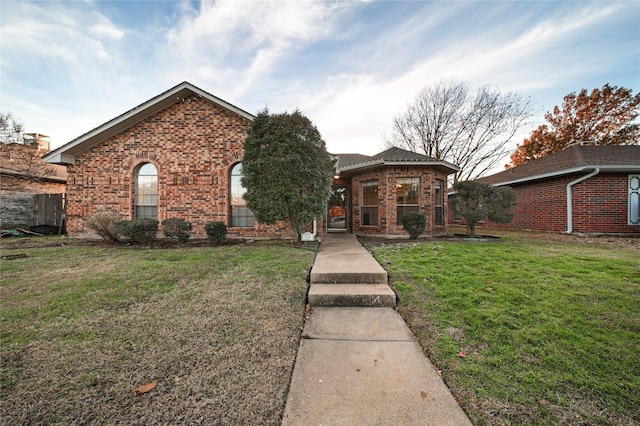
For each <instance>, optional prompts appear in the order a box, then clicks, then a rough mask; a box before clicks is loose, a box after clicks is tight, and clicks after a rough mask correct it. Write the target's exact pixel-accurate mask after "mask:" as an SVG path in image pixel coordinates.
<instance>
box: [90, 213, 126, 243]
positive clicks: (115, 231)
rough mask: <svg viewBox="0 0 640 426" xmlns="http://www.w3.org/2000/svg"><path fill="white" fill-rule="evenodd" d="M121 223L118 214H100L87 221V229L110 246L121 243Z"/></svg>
mask: <svg viewBox="0 0 640 426" xmlns="http://www.w3.org/2000/svg"><path fill="white" fill-rule="evenodd" d="M120 221H121V219H120V216H118V215H117V214H116V213H109V212H99V213H95V214H93V215H91V216H90V217H89V219H87V228H89V229H91V230H92V231H93V232H95V233H96V234H98V235H99V236H100V237H101V238H102V239H103V240H105V241H106V242H108V243H109V244H113V243H116V242H118V241H120V226H119V223H120Z"/></svg>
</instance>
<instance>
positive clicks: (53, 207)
mask: <svg viewBox="0 0 640 426" xmlns="http://www.w3.org/2000/svg"><path fill="white" fill-rule="evenodd" d="M64 209H65V194H37V195H36V225H51V226H61V225H62V222H63V220H64V218H65V215H64Z"/></svg>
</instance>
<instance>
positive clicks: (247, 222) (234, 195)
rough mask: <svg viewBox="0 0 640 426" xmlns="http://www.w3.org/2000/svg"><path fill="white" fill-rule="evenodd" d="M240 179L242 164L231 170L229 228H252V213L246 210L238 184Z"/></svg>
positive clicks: (243, 190) (242, 188)
mask: <svg viewBox="0 0 640 426" xmlns="http://www.w3.org/2000/svg"><path fill="white" fill-rule="evenodd" d="M241 178H242V163H238V164H236V165H235V166H233V168H232V169H231V179H230V182H231V207H230V209H231V212H230V215H231V226H232V227H233V226H236V227H251V226H253V213H252V212H251V210H249V208H247V203H246V202H245V201H244V193H245V189H244V187H243V186H242V183H241V182H240V179H241Z"/></svg>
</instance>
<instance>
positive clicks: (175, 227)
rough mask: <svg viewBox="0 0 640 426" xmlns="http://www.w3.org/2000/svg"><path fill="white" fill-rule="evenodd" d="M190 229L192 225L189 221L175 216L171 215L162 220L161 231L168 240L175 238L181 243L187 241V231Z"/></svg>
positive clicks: (188, 235) (188, 236) (188, 234)
mask: <svg viewBox="0 0 640 426" xmlns="http://www.w3.org/2000/svg"><path fill="white" fill-rule="evenodd" d="M192 229H193V225H192V224H191V222H187V221H186V220H184V219H180V218H177V217H171V218H169V219H165V220H163V221H162V232H163V233H164V236H165V237H166V238H168V239H170V240H177V241H178V242H179V243H181V244H184V243H186V242H187V241H189V238H191V234H190V233H189V232H190V231H191V230H192Z"/></svg>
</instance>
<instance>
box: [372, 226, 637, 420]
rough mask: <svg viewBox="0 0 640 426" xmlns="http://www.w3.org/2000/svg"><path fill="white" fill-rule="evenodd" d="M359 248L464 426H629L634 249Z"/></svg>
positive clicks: (558, 241) (526, 240) (608, 243)
mask: <svg viewBox="0 0 640 426" xmlns="http://www.w3.org/2000/svg"><path fill="white" fill-rule="evenodd" d="M363 242H364V243H365V245H367V246H368V247H369V248H370V249H371V250H372V252H373V253H374V255H375V257H376V259H377V260H378V261H379V262H380V263H381V264H382V265H383V266H384V267H385V268H386V269H387V270H388V271H389V273H390V278H391V281H392V286H393V287H394V289H395V290H396V291H397V293H398V295H399V299H400V304H399V311H400V313H401V315H402V316H403V317H404V319H405V321H406V322H407V324H408V325H409V327H410V328H411V330H412V331H413V332H414V334H415V335H416V336H417V338H418V340H419V342H420V344H421V346H422V347H423V348H424V349H425V351H426V352H427V355H428V356H429V358H430V359H431V360H432V362H433V363H434V364H435V366H436V368H437V369H438V370H439V372H440V373H441V375H442V377H443V378H444V380H445V382H446V383H447V385H448V386H449V387H450V389H451V390H452V393H453V394H454V396H455V397H456V398H457V399H458V401H459V402H460V404H461V406H462V408H463V409H464V410H465V412H466V413H467V414H468V415H469V416H470V418H471V419H472V421H473V422H474V424H477V425H510V424H513V425H516V424H518V425H524V424H563V425H637V424H640V357H639V356H638V354H640V261H639V259H640V241H638V240H635V241H627V242H626V243H625V241H624V240H620V239H609V240H608V239H605V238H600V239H591V240H589V239H579V238H571V239H563V238H551V239H548V238H547V239H537V238H536V236H532V235H527V234H506V235H505V236H503V238H502V240H501V241H499V242H484V243H483V242H464V241H460V242H452V241H425V242H416V243H408V242H403V243H392V242H389V243H381V242H379V241H378V242H376V243H375V244H371V243H369V244H368V243H367V241H363Z"/></svg>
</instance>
